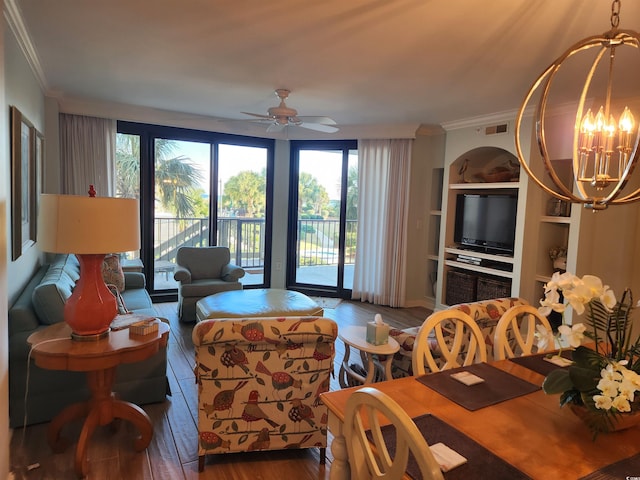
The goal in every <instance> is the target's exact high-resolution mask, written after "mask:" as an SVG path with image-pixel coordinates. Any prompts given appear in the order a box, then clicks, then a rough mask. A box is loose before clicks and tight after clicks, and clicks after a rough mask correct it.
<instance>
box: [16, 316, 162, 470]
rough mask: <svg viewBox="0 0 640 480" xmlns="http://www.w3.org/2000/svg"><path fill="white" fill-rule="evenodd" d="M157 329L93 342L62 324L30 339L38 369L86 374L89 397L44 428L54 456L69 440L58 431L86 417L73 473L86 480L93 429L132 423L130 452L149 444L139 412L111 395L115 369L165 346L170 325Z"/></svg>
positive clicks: (146, 422)
mask: <svg viewBox="0 0 640 480" xmlns="http://www.w3.org/2000/svg"><path fill="white" fill-rule="evenodd" d="M158 323H159V324H158V330H157V331H156V332H153V333H150V334H148V335H129V329H123V330H117V331H111V332H110V333H109V335H108V336H107V337H105V338H103V339H101V340H97V341H86V342H83V341H76V340H72V339H71V328H70V327H69V326H68V325H67V324H66V323H64V322H62V323H58V324H55V325H52V326H50V327H47V328H45V329H43V330H40V331H38V332H35V333H33V334H31V335H30V336H29V338H28V339H27V341H28V342H29V343H30V344H31V345H32V353H31V355H32V357H33V359H34V361H35V363H36V365H38V366H39V367H40V368H46V369H49V370H70V371H75V372H86V375H87V384H88V386H89V390H91V399H89V400H88V401H86V402H78V403H74V404H72V405H69V406H68V407H66V408H64V409H63V410H62V411H61V412H60V413H59V414H58V415H57V416H56V417H55V418H54V419H53V420H52V421H51V424H50V425H49V429H48V431H47V440H48V441H49V445H50V446H51V448H52V449H53V451H54V452H61V451H63V450H64V449H65V448H66V447H67V445H68V442H67V441H65V440H64V439H62V438H61V437H60V430H61V429H62V427H63V426H64V425H65V424H67V423H69V422H71V421H73V420H75V419H78V418H81V417H86V418H85V421H84V424H83V426H82V430H81V431H80V437H79V438H78V447H77V449H76V455H75V470H76V473H77V474H78V476H79V477H85V476H86V475H87V473H88V470H89V462H88V459H87V455H86V453H87V444H88V442H89V439H90V438H91V436H92V435H93V432H94V430H95V429H96V427H97V426H98V425H108V424H110V423H111V422H112V421H113V420H115V419H116V418H122V419H124V420H127V421H129V422H131V423H133V424H134V425H135V426H136V428H137V429H138V431H139V432H140V436H139V437H138V438H136V439H135V441H134V444H133V446H134V449H135V450H136V451H142V450H144V449H145V448H147V446H148V445H149V442H150V441H151V437H152V435H153V425H152V423H151V420H150V419H149V416H148V415H147V414H146V412H145V411H144V410H142V409H141V408H140V407H139V406H137V405H134V404H133V403H129V402H125V401H122V400H118V399H116V398H115V395H114V393H113V391H112V386H113V381H114V379H115V372H116V367H117V366H118V365H120V364H123V363H134V362H139V361H141V360H145V359H147V358H149V357H151V356H152V355H153V354H155V353H156V352H157V351H158V350H159V349H160V348H164V347H166V345H167V340H168V336H169V325H167V324H166V323H163V322H160V321H159V322H158Z"/></svg>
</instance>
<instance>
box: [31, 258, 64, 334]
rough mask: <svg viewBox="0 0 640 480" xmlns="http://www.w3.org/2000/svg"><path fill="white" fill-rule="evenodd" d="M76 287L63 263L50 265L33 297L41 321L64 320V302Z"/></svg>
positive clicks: (51, 323)
mask: <svg viewBox="0 0 640 480" xmlns="http://www.w3.org/2000/svg"><path fill="white" fill-rule="evenodd" d="M74 287H75V281H74V280H73V279H71V277H69V275H68V274H67V273H66V272H65V271H64V266H63V265H60V264H52V265H50V266H49V269H48V270H47V273H46V274H45V276H44V278H43V279H42V281H41V282H40V285H38V286H37V287H36V288H35V289H34V290H33V295H32V297H31V301H32V303H33V308H34V309H35V311H36V314H37V315H38V319H39V320H40V323H42V324H45V325H53V324H54V323H58V322H62V321H63V320H64V304H65V302H66V301H67V299H68V298H69V297H70V296H71V292H72V291H73V288H74Z"/></svg>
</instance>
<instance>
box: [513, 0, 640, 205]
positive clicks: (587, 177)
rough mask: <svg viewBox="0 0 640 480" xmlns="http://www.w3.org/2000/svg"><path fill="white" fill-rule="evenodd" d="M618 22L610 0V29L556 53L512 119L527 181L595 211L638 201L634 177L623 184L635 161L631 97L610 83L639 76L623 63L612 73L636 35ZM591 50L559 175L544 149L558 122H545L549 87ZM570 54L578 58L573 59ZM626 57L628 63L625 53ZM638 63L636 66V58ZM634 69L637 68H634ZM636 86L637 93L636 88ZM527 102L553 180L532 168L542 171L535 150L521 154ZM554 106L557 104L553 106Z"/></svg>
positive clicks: (636, 43)
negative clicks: (568, 153)
mask: <svg viewBox="0 0 640 480" xmlns="http://www.w3.org/2000/svg"><path fill="white" fill-rule="evenodd" d="M619 23H620V0H614V1H613V4H612V6H611V30H609V31H607V32H605V33H604V34H602V35H595V36H592V37H588V38H585V39H583V40H581V41H579V42H578V43H576V44H574V45H572V46H571V47H570V48H569V49H568V50H567V51H565V52H564V53H563V54H562V55H560V57H558V59H556V60H555V61H554V62H553V63H552V64H551V65H550V66H549V67H548V68H547V69H546V70H545V71H544V72H543V73H542V74H541V75H540V76H539V77H538V79H537V80H536V81H535V82H534V83H533V85H532V87H531V89H530V90H529V92H528V93H527V95H526V96H525V100H524V102H523V104H522V106H521V107H520V110H519V111H518V116H517V119H516V128H515V137H516V138H515V140H516V151H517V154H518V159H519V160H520V164H521V165H522V167H523V168H524V170H525V171H526V172H527V174H528V175H529V176H530V177H531V179H532V180H533V181H534V182H535V183H536V184H537V185H538V186H540V187H541V188H542V189H543V190H544V191H546V192H547V193H548V194H550V195H552V196H554V197H556V198H558V199H560V200H563V201H566V202H571V203H578V204H583V205H584V206H585V207H587V208H592V209H594V210H604V209H606V208H607V207H608V206H609V205H618V204H626V203H630V202H634V201H637V200H640V187H639V186H638V185H637V181H636V182H635V183H632V184H627V182H628V181H629V180H630V178H631V173H632V171H633V169H634V167H635V164H636V163H637V161H638V153H639V152H638V140H639V138H640V136H639V134H638V121H637V119H636V117H634V115H633V113H632V110H631V109H630V108H629V107H628V105H627V104H626V102H628V101H630V100H631V98H630V97H629V96H627V97H625V96H624V95H620V96H614V82H613V80H614V77H615V79H616V80H618V79H619V78H621V77H622V78H623V80H624V79H625V78H624V77H625V76H626V77H627V78H629V77H630V76H632V77H633V78H636V80H635V81H636V82H637V76H635V75H632V74H631V73H630V71H629V70H628V65H624V64H623V65H622V67H624V70H623V69H620V68H619V69H617V71H620V70H623V71H622V73H621V74H620V76H614V73H615V72H616V70H615V69H614V67H617V66H618V65H616V62H615V60H616V55H617V56H618V57H619V58H620V56H622V54H623V53H624V54H628V53H629V52H628V51H631V53H633V54H635V55H637V54H638V52H639V47H640V35H639V34H638V33H637V32H635V31H632V30H622V29H619V28H618V25H619ZM623 48H624V50H625V51H624V52H623ZM591 49H596V50H591ZM589 50H591V52H589V53H590V54H591V55H594V52H595V55H594V56H593V57H592V58H591V57H590V59H589V60H588V63H587V65H588V71H587V74H586V79H585V81H584V84H583V86H582V89H581V91H580V97H579V102H578V105H577V110H576V113H575V123H574V124H573V125H572V126H571V127H572V129H573V131H572V132H571V133H568V132H567V133H565V132H563V133H562V135H564V136H565V137H571V136H572V137H573V148H572V158H573V162H572V164H571V169H570V170H571V174H570V175H562V174H561V173H558V171H557V170H556V167H554V163H555V162H554V161H555V160H558V158H552V155H550V153H549V148H548V147H549V143H548V136H549V132H551V133H553V134H556V132H557V130H558V128H557V125H555V124H553V123H552V121H550V120H549V117H550V116H552V115H550V112H552V111H553V110H554V108H553V107H550V106H548V100H549V97H550V96H553V94H552V92H553V90H552V89H551V87H552V84H553V83H554V80H555V81H558V78H560V76H559V75H558V72H559V71H560V68H561V67H562V66H563V65H565V68H566V69H567V70H568V71H571V72H573V71H574V70H572V69H575V65H576V63H575V62H577V61H576V60H575V59H576V58H577V56H578V55H577V54H583V56H584V55H586V52H588V51H589ZM574 55H576V57H573V56H574ZM624 58H625V61H626V59H627V58H628V57H624ZM636 61H637V60H636ZM618 63H622V62H618ZM566 65H570V66H568V67H567V66H566ZM637 65H640V62H639V63H637ZM632 71H634V72H637V71H638V70H637V68H636V69H635V70H632ZM560 83H562V82H560ZM570 83H572V84H575V81H574V80H572V81H571V82H570ZM636 90H638V91H640V88H636ZM634 93H635V92H634ZM627 94H628V92H627ZM536 95H537V97H536ZM634 96H635V97H637V95H634ZM557 98H560V97H557ZM536 99H537V102H536V101H535V100H536ZM530 105H535V115H534V122H535V123H534V126H535V135H536V140H537V144H538V149H539V152H540V157H541V160H542V163H543V164H544V168H545V171H546V172H547V173H548V175H549V179H550V180H551V182H548V181H547V182H546V184H545V183H544V182H543V181H542V180H541V179H540V177H538V176H536V174H535V173H534V171H533V170H537V171H539V172H540V173H542V172H541V170H542V168H540V167H536V166H535V165H536V164H535V160H537V154H534V153H532V154H531V155H529V160H527V157H526V156H525V155H524V154H523V152H522V145H521V142H520V137H521V128H522V120H523V117H524V115H525V111H526V110H528V107H529V106H530ZM574 108H575V107H574ZM555 110H559V108H557V106H556V108H555ZM636 114H637V113H636ZM529 138H531V137H530V136H529ZM532 157H535V158H532ZM540 173H539V175H540ZM569 177H571V178H569ZM549 183H553V185H550V184H549ZM625 187H626V189H625ZM629 187H631V188H629ZM634 189H635V190H634Z"/></svg>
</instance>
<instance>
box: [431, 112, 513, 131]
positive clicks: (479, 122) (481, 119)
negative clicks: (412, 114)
mask: <svg viewBox="0 0 640 480" xmlns="http://www.w3.org/2000/svg"><path fill="white" fill-rule="evenodd" d="M517 115H518V111H517V110H505V111H503V112H496V113H491V114H489V115H480V116H477V117H469V118H464V119H462V120H455V121H453V122H445V123H443V124H442V128H444V129H445V130H446V131H447V132H448V131H450V130H459V129H461V128H468V127H480V126H484V125H487V124H493V123H500V122H507V121H510V120H514V119H515V118H516V116H517Z"/></svg>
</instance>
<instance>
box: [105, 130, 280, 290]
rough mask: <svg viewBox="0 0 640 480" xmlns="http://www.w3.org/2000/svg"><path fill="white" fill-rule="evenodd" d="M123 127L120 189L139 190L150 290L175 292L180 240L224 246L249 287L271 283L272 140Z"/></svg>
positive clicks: (142, 256)
mask: <svg viewBox="0 0 640 480" xmlns="http://www.w3.org/2000/svg"><path fill="white" fill-rule="evenodd" d="M118 131H119V133H118V140H117V143H118V146H119V147H120V146H122V147H123V148H118V154H117V161H116V163H117V167H116V172H117V173H116V176H117V178H118V185H119V186H118V187H117V188H118V193H119V194H120V193H121V192H122V193H124V192H129V193H128V195H126V196H131V195H133V196H137V198H140V204H141V221H142V225H141V227H142V228H141V232H142V248H141V250H140V259H141V260H142V263H143V265H144V272H145V273H146V277H147V283H148V285H149V286H150V290H151V292H152V295H154V296H155V297H156V298H157V299H163V300H164V299H169V300H170V299H172V297H174V296H175V294H176V291H177V283H176V282H175V280H174V279H173V271H174V269H175V267H176V263H175V259H176V252H177V250H178V248H180V247H181V246H208V245H224V246H227V247H229V249H230V251H231V262H232V263H235V264H237V265H240V266H242V267H243V268H245V270H246V271H247V275H245V277H244V278H243V279H242V280H241V281H242V282H243V283H244V284H245V287H251V286H264V287H268V286H269V285H268V279H269V271H270V260H271V255H270V253H269V250H270V241H269V238H270V237H269V232H270V218H271V211H270V208H271V206H270V204H271V200H270V198H271V193H270V192H271V191H272V189H271V187H270V183H271V182H272V179H271V173H270V172H271V171H272V168H273V150H274V147H273V145H274V144H273V140H267V139H254V138H248V137H237V136H231V135H223V134H214V133H210V132H200V131H193V130H184V129H176V128H169V127H159V126H153V125H142V124H134V123H128V122H118ZM125 146H128V148H127V149H125V148H124V147H125ZM134 158H135V160H134ZM132 169H133V170H132ZM136 169H137V171H136ZM133 171H135V174H133V173H132V172H133ZM123 196H125V195H123Z"/></svg>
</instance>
